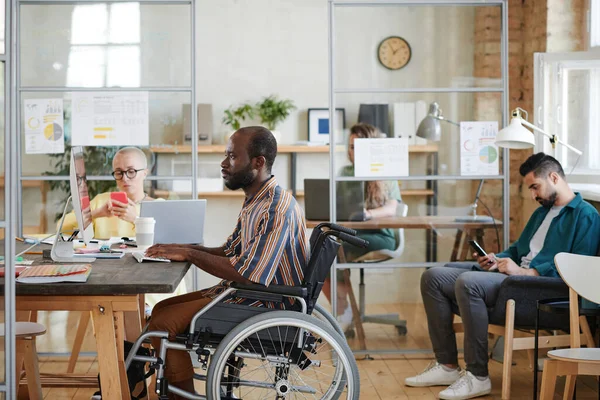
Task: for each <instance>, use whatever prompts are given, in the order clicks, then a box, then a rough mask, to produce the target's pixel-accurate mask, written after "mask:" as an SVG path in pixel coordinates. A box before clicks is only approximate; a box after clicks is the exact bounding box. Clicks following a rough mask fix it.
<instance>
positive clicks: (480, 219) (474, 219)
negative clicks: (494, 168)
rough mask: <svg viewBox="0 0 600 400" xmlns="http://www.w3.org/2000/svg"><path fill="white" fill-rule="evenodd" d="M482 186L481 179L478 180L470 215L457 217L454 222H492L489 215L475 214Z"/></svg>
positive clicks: (492, 219)
mask: <svg viewBox="0 0 600 400" xmlns="http://www.w3.org/2000/svg"><path fill="white" fill-rule="evenodd" d="M482 187H483V179H482V180H481V182H479V187H478V188H477V194H476V195H475V200H473V203H471V211H472V213H473V214H472V215H469V216H466V217H457V218H455V219H454V220H455V221H456V222H493V221H494V218H492V217H490V216H489V215H477V202H478V201H479V195H480V194H481V188H482Z"/></svg>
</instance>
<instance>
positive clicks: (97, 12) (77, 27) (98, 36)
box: [71, 4, 108, 45]
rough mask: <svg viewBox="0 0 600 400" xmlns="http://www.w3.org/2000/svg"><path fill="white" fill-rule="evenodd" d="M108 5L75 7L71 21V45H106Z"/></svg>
mask: <svg viewBox="0 0 600 400" xmlns="http://www.w3.org/2000/svg"><path fill="white" fill-rule="evenodd" d="M107 24H108V9H107V7H106V4H89V5H80V6H75V9H74V10H73V17H72V21H71V26H72V29H71V44H84V45H89V44H104V43H106V41H107V38H108V32H107V29H106V28H107Z"/></svg>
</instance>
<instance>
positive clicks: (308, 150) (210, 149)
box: [150, 144, 438, 204]
mask: <svg viewBox="0 0 600 400" xmlns="http://www.w3.org/2000/svg"><path fill="white" fill-rule="evenodd" d="M225 148H226V146H225V145H224V144H216V145H209V146H198V147H197V149H198V153H199V154H225ZM336 149H337V150H339V151H346V146H345V145H338V146H336ZM150 151H152V152H153V153H154V154H157V155H158V154H174V155H177V154H189V153H191V151H192V146H191V145H162V146H151V147H150ZM329 151H330V150H329V145H325V146H309V145H285V144H284V145H280V146H277V152H278V153H279V154H290V156H291V157H290V189H289V190H290V192H291V193H292V195H293V196H294V197H296V198H300V197H304V192H300V191H297V190H296V187H297V185H296V168H297V164H298V158H297V155H298V154H318V153H321V154H329ZM408 152H409V153H422V154H428V155H433V156H434V158H436V157H435V156H436V155H437V152H438V145H437V144H426V145H413V146H409V147H408ZM155 174H156V164H155V166H154V169H153V171H152V175H155ZM153 182H154V181H153ZM152 189H153V192H152V193H151V196H152V197H162V198H166V197H168V196H169V191H168V190H159V189H156V187H154V186H153V188H152ZM400 192H401V194H402V196H427V197H431V198H432V199H434V198H435V193H436V192H435V186H432V185H430V184H429V183H428V187H427V188H426V189H404V190H401V191H400ZM177 193H178V194H181V195H183V196H186V197H189V196H191V195H192V193H191V192H177ZM243 195H244V193H243V192H242V191H233V192H232V191H229V190H224V191H219V192H198V198H206V197H227V198H235V197H243ZM430 203H432V202H431V201H428V204H430Z"/></svg>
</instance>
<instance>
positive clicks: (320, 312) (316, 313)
mask: <svg viewBox="0 0 600 400" xmlns="http://www.w3.org/2000/svg"><path fill="white" fill-rule="evenodd" d="M312 316H313V317H315V318H317V319H320V320H321V321H325V322H327V323H328V324H329V325H331V327H332V328H333V329H334V330H335V331H336V332H337V333H339V335H340V336H341V337H344V331H343V329H342V327H341V326H340V324H339V322H338V321H337V319H335V318H334V317H333V315H331V313H330V312H329V311H327V310H326V309H325V307H323V306H322V305H320V304H315V308H314V309H313V313H312Z"/></svg>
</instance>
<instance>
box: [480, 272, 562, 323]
mask: <svg viewBox="0 0 600 400" xmlns="http://www.w3.org/2000/svg"><path fill="white" fill-rule="evenodd" d="M568 296H569V287H568V286H567V285H566V284H565V283H564V282H563V280H562V279H560V278H550V277H547V276H509V277H508V278H507V279H505V280H504V282H502V285H501V286H500V291H499V293H498V298H497V299H496V304H495V305H494V307H493V309H492V310H491V313H490V323H492V324H500V325H504V322H505V316H506V302H507V301H508V300H510V299H513V300H515V306H516V309H515V311H516V317H515V325H516V326H533V325H534V322H535V317H536V313H537V301H538V300H543V299H551V298H559V297H568ZM540 322H541V323H540V325H541V326H544V325H547V326H558V325H561V326H562V324H563V323H564V319H563V318H555V317H552V318H548V316H544V317H543V318H542V319H541V320H540Z"/></svg>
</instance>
